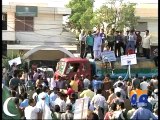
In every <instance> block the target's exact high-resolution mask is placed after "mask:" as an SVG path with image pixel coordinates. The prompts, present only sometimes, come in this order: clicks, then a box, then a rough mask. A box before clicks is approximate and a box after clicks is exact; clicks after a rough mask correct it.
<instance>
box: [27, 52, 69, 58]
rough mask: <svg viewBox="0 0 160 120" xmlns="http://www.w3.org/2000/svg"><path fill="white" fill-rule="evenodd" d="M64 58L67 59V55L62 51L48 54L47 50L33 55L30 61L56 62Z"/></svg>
mask: <svg viewBox="0 0 160 120" xmlns="http://www.w3.org/2000/svg"><path fill="white" fill-rule="evenodd" d="M63 57H67V55H66V54H64V53H63V52H61V51H55V50H50V51H49V52H48V51H47V50H43V51H42V50H40V51H37V52H35V53H33V54H32V55H31V56H30V57H29V59H30V60H56V59H61V58H63Z"/></svg>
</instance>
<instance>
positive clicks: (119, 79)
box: [113, 76, 124, 88]
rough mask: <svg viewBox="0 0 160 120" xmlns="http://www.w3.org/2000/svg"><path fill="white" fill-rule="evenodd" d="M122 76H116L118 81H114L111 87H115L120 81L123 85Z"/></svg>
mask: <svg viewBox="0 0 160 120" xmlns="http://www.w3.org/2000/svg"><path fill="white" fill-rule="evenodd" d="M122 79H123V78H122V76H119V77H118V81H117V82H115V83H114V85H113V87H114V88H116V87H117V86H118V83H122V84H123V85H124V82H123V81H122Z"/></svg>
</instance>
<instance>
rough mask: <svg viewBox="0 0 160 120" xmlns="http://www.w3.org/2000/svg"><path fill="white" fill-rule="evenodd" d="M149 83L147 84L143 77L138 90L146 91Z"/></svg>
mask: <svg viewBox="0 0 160 120" xmlns="http://www.w3.org/2000/svg"><path fill="white" fill-rule="evenodd" d="M148 86H149V83H148V82H147V78H146V77H143V82H141V83H140V88H141V89H142V90H148Z"/></svg>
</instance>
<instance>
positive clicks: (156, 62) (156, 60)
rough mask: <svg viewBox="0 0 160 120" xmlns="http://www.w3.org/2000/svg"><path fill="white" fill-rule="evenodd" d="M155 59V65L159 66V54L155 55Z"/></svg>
mask: <svg viewBox="0 0 160 120" xmlns="http://www.w3.org/2000/svg"><path fill="white" fill-rule="evenodd" d="M153 60H154V63H155V66H156V67H158V56H155V57H154V58H153Z"/></svg>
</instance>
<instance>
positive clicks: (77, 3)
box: [66, 0, 93, 29]
mask: <svg viewBox="0 0 160 120" xmlns="http://www.w3.org/2000/svg"><path fill="white" fill-rule="evenodd" d="M66 6H67V7H69V8H71V10H72V12H71V15H70V17H69V23H68V25H69V26H70V28H71V29H82V28H83V29H90V28H92V26H91V23H90V20H91V19H92V17H93V10H92V9H93V1H92V0H71V1H70V2H69V4H68V5H66Z"/></svg>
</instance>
